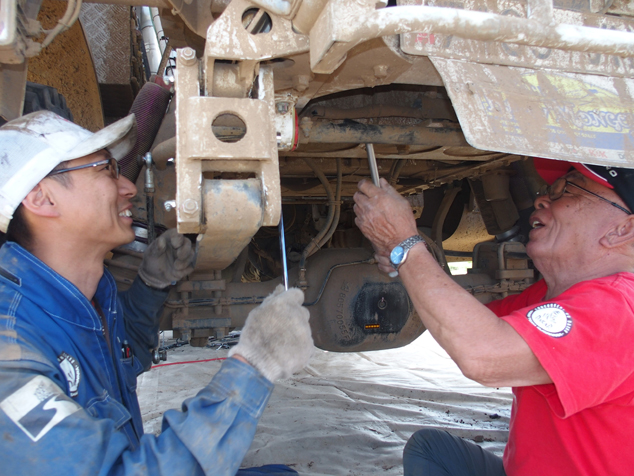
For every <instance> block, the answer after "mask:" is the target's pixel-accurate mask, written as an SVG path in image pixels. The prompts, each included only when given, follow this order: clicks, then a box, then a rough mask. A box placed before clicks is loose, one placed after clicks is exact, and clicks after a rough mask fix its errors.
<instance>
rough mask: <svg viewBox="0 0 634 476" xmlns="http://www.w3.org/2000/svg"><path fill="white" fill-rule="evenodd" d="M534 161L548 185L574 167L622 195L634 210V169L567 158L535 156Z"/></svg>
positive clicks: (628, 205)
mask: <svg viewBox="0 0 634 476" xmlns="http://www.w3.org/2000/svg"><path fill="white" fill-rule="evenodd" d="M533 163H534V164H535V169H536V170H537V173H538V174H539V175H540V176H541V178H543V179H544V180H545V181H546V183H548V185H552V184H553V183H555V180H557V179H558V178H559V177H562V176H563V175H565V174H567V173H568V172H570V170H572V169H573V168H574V169H576V170H578V171H579V172H580V173H581V174H583V175H584V176H585V177H586V178H589V179H590V180H592V181H594V182H596V183H598V184H600V185H603V186H604V187H608V188H609V189H612V190H614V191H615V192H616V194H617V195H618V196H619V197H621V199H622V200H623V201H624V202H625V204H626V205H627V207H628V208H629V209H630V210H634V170H633V169H625V168H622V167H608V166H605V165H590V164H580V163H575V162H566V161H565V160H551V159H542V158H540V157H534V158H533Z"/></svg>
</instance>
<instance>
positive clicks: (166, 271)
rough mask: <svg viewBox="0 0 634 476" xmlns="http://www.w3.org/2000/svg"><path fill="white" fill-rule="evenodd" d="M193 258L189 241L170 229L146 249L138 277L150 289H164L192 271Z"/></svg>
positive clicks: (193, 254)
mask: <svg viewBox="0 0 634 476" xmlns="http://www.w3.org/2000/svg"><path fill="white" fill-rule="evenodd" d="M195 258H196V255H195V250H194V247H193V246H192V243H191V241H189V239H188V238H187V237H186V236H185V235H181V234H180V233H178V231H176V229H175V228H172V229H170V230H167V231H166V232H165V233H163V234H162V235H161V236H159V237H158V238H157V239H156V240H154V241H153V242H152V243H151V244H150V246H148V247H147V249H146V250H145V253H143V261H142V262H141V266H139V277H140V278H141V279H142V280H143V282H144V283H145V284H147V285H148V286H150V287H153V288H157V289H163V288H166V287H167V286H169V285H170V284H172V283H175V282H177V281H180V280H181V279H183V278H184V277H185V276H187V275H188V274H189V273H191V272H192V271H193V270H194V261H195Z"/></svg>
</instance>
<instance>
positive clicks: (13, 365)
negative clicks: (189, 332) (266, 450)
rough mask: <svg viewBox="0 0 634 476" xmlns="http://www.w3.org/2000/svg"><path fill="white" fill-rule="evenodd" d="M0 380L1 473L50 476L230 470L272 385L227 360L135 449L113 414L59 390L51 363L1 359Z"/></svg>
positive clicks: (228, 473)
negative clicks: (94, 412)
mask: <svg viewBox="0 0 634 476" xmlns="http://www.w3.org/2000/svg"><path fill="white" fill-rule="evenodd" d="M0 379H1V380H2V382H3V385H2V386H1V387H0V428H1V430H2V434H3V435H4V437H3V444H2V445H0V457H1V458H2V467H3V473H6V474H47V475H50V476H55V475H60V476H67V475H69V474H102V475H130V476H132V475H135V476H142V475H152V476H154V475H156V474H187V475H192V476H195V475H214V476H233V475H235V473H236V472H237V470H238V469H239V466H240V463H241V462H242V460H243V458H244V455H245V454H246V452H247V451H248V449H249V447H250V446H251V442H252V440H253V436H254V434H255V430H256V426H257V422H258V420H259V418H260V416H261V414H262V412H263V411H264V408H265V407H266V404H267V402H268V399H269V396H270V394H271V391H272V388H273V384H272V383H271V382H269V381H268V380H266V379H265V378H264V377H263V376H262V375H260V374H259V373H258V372H257V371H256V370H255V369H254V368H253V367H251V366H250V365H248V364H245V363H243V362H240V361H238V360H236V359H232V358H230V359H227V360H226V361H225V363H224V364H223V366H222V367H221V369H220V371H219V372H218V373H217V374H216V375H215V376H214V378H213V379H212V381H211V382H210V383H209V385H207V386H206V387H205V388H203V389H202V390H201V391H200V392H199V393H198V394H197V395H196V396H195V397H193V398H191V399H188V400H186V401H185V402H184V404H183V406H182V408H181V410H180V411H178V410H170V411H168V412H166V414H165V416H164V420H163V432H162V433H161V434H160V435H159V436H154V435H144V436H143V437H142V438H141V441H140V444H139V446H138V447H137V448H136V449H135V450H134V451H133V450H131V446H130V443H129V441H128V439H127V437H126V436H125V434H124V433H123V432H121V431H117V428H116V422H115V420H113V419H109V418H95V417H93V416H91V415H90V414H89V413H88V412H87V411H86V410H85V409H84V408H82V407H81V406H80V405H78V404H77V403H76V402H75V401H74V400H72V399H71V398H69V397H68V396H67V395H66V394H65V393H64V391H62V389H61V388H60V387H59V382H60V379H63V377H61V376H56V375H55V370H54V369H53V367H52V366H46V365H43V364H41V363H39V362H34V361H24V360H19V361H0ZM97 398H99V397H97ZM101 403H103V404H105V403H106V402H101Z"/></svg>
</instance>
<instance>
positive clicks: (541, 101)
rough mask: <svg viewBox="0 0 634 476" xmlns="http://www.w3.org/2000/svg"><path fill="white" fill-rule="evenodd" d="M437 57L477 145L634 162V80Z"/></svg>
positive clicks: (615, 162) (539, 154) (587, 159)
mask: <svg viewBox="0 0 634 476" xmlns="http://www.w3.org/2000/svg"><path fill="white" fill-rule="evenodd" d="M434 64H435V65H436V67H437V68H438V70H439V72H440V73H441V75H442V76H443V79H444V81H445V84H446V85H447V90H448V92H449V94H450V96H451V98H452V100H453V103H454V106H455V109H456V113H457V114H458V117H459V119H460V123H461V124H462V126H463V131H464V133H465V136H466V137H467V140H468V141H469V143H470V144H471V145H472V146H474V147H477V148H481V149H490V150H498V151H501V152H508V153H512V154H522V155H529V156H536V157H546V158H553V159H563V160H570V161H573V162H580V161H583V162H587V163H593V164H599V165H613V166H630V167H632V166H634V131H633V130H632V129H633V127H634V114H633V112H632V111H634V80H632V79H624V78H609V77H602V76H596V75H581V74H573V73H564V72H556V71H548V70H537V71H536V70H532V69H525V68H516V67H509V66H496V65H481V64H476V63H467V62H463V61H455V60H448V59H442V58H435V59H434ZM474 117H477V118H479V119H480V120H478V121H474V120H473V118H474Z"/></svg>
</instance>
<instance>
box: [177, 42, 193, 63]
mask: <svg viewBox="0 0 634 476" xmlns="http://www.w3.org/2000/svg"><path fill="white" fill-rule="evenodd" d="M178 55H179V56H180V59H181V62H182V63H183V64H184V65H185V66H192V65H194V64H196V51H195V50H194V49H193V48H189V47H187V48H183V49H181V50H179V51H178Z"/></svg>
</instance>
